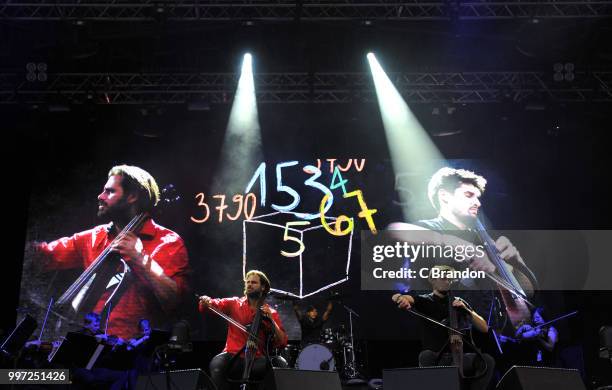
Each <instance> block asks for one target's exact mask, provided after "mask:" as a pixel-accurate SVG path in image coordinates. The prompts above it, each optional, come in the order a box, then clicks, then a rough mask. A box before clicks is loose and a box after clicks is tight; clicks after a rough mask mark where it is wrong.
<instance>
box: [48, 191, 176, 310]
mask: <svg viewBox="0 0 612 390" xmlns="http://www.w3.org/2000/svg"><path fill="white" fill-rule="evenodd" d="M161 195H162V199H161V200H160V202H159V203H158V205H157V206H156V209H155V210H156V211H159V210H160V204H162V205H164V206H166V205H168V204H170V203H173V202H175V201H177V200H179V199H180V197H179V196H178V195H177V194H176V190H175V188H174V186H173V185H172V184H169V185H167V186H166V187H164V189H163V190H162V191H161ZM150 217H151V214H150V213H149V212H141V213H139V214H137V215H136V216H134V217H133V218H132V219H131V220H130V221H129V223H128V224H126V225H125V227H124V228H123V229H121V231H120V232H119V233H118V234H117V236H116V237H115V238H114V239H113V240H112V242H111V243H110V244H109V245H108V246H107V247H106V248H104V250H103V251H102V252H101V253H100V254H99V255H98V257H96V258H95V259H94V261H93V262H92V263H91V264H90V265H89V266H88V267H87V268H86V269H85V270H84V271H83V273H81V275H80V276H79V277H78V278H77V279H76V280H75V281H74V282H73V283H72V284H71V285H70V286H69V287H68V288H67V289H66V291H65V292H64V293H63V294H62V295H61V296H60V297H59V298H58V299H57V302H56V303H55V306H56V307H59V308H60V310H61V309H65V308H68V310H67V311H68V313H69V314H71V315H72V316H73V317H80V316H81V315H82V314H85V313H88V312H91V311H93V309H94V307H95V306H96V304H97V303H98V301H99V300H100V298H101V297H102V296H103V294H104V293H105V291H106V290H107V289H108V290H111V291H110V293H109V295H108V298H107V299H106V301H105V302H104V306H103V308H102V309H101V311H102V312H103V311H105V310H107V311H109V312H110V309H111V308H112V306H114V305H115V303H116V302H117V301H118V300H119V299H120V298H121V291H122V287H123V286H124V285H125V284H126V283H127V280H128V279H129V278H130V276H131V275H130V273H131V269H130V266H129V265H128V264H127V262H126V261H125V260H124V259H122V258H121V257H120V256H119V254H117V253H115V252H113V251H112V250H111V248H112V247H113V244H114V243H116V242H117V241H119V240H121V239H122V238H123V237H125V236H126V235H128V234H130V233H132V234H137V233H138V232H139V231H140V229H141V228H142V226H143V225H144V223H145V222H146V221H147V220H148V219H149V218H150ZM111 280H115V281H116V283H115V285H114V287H108V286H110V282H111Z"/></svg>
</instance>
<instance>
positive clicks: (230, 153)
mask: <svg viewBox="0 0 612 390" xmlns="http://www.w3.org/2000/svg"><path fill="white" fill-rule="evenodd" d="M261 159H262V156H261V132H260V126H259V115H258V113H257V100H256V97H255V82H254V80H253V58H252V56H251V54H249V53H246V54H245V55H244V56H243V59H242V66H241V72H240V79H239V80H238V86H237V88H236V94H235V95H234V102H233V104H232V109H231V112H230V116H229V120H228V122H227V129H226V132H225V139H224V141H223V149H222V150H221V158H220V161H221V164H220V166H221V169H220V171H219V172H218V173H217V175H216V176H215V179H214V182H213V190H214V191H215V192H216V193H232V194H238V193H242V192H243V191H244V186H245V185H246V183H248V181H249V177H250V176H251V175H252V174H253V170H254V169H255V168H256V167H257V165H258V164H259V163H260V162H261Z"/></svg>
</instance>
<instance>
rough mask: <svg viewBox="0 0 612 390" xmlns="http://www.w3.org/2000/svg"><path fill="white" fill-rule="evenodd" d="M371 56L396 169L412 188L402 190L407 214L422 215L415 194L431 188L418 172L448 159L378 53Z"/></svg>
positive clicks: (384, 123) (371, 64)
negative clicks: (418, 117) (386, 68)
mask: <svg viewBox="0 0 612 390" xmlns="http://www.w3.org/2000/svg"><path fill="white" fill-rule="evenodd" d="M367 58H368V62H369V64H370V70H371V72H372V78H373V80H374V87H375V89H376V97H377V99H378V107H379V109H380V114H381V117H382V122H383V127H384V129H385V136H386V139H387V144H388V147H389V152H390V155H391V163H392V165H393V170H394V172H395V174H396V179H397V178H398V177H402V178H404V180H403V182H404V183H405V184H402V186H404V187H406V188H410V191H398V192H399V194H398V195H399V197H400V202H401V204H402V207H403V209H402V211H403V214H404V218H406V219H407V220H414V219H418V218H416V217H417V216H416V214H415V212H416V211H415V210H414V209H413V208H412V206H413V205H412V202H413V201H414V200H413V199H411V198H412V195H411V194H425V193H427V189H426V183H424V181H423V180H422V178H420V177H419V176H418V175H416V174H414V173H415V172H433V171H434V170H435V169H436V168H438V167H440V166H442V164H444V159H443V157H442V155H441V154H440V152H439V151H438V149H437V148H436V146H435V145H434V144H433V142H432V141H431V139H430V138H429V135H428V134H427V132H426V131H425V130H424V129H423V127H422V126H421V124H420V123H419V121H418V120H417V118H416V117H415V116H414V114H413V113H412V111H411V110H410V108H409V107H408V105H407V104H406V102H405V101H404V99H403V98H402V96H401V95H400V93H399V92H398V90H397V89H396V88H395V86H394V85H393V83H392V82H391V80H390V79H389V77H388V76H387V74H386V73H385V71H384V70H383V68H382V66H381V65H380V63H379V62H378V60H377V59H376V56H375V55H374V54H373V53H368V55H367ZM438 110H439V109H438ZM438 112H439V111H438ZM397 181H398V180H396V182H397Z"/></svg>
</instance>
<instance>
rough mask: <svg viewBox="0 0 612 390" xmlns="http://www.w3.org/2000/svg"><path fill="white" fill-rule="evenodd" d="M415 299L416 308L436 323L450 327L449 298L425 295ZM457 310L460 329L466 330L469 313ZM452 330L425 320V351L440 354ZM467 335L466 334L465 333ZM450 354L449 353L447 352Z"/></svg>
mask: <svg viewBox="0 0 612 390" xmlns="http://www.w3.org/2000/svg"><path fill="white" fill-rule="evenodd" d="M413 298H414V305H413V306H414V308H415V309H416V310H417V311H418V312H420V313H422V314H424V315H426V316H428V317H429V318H432V319H434V320H436V321H439V322H442V323H443V324H444V325H447V326H448V311H449V307H448V296H445V297H439V296H437V295H435V294H434V293H429V294H423V295H415V296H413ZM454 310H457V320H458V324H459V325H460V329H464V328H466V327H469V324H470V322H469V318H468V313H467V312H466V311H465V310H463V309H454ZM449 332H450V330H448V329H446V328H444V327H442V326H440V325H436V324H434V323H432V322H430V321H426V320H423V327H422V333H421V342H422V344H423V349H429V350H432V351H435V352H438V351H440V350H441V349H442V347H444V344H446V342H447V341H448V337H449ZM464 333H465V332H464ZM446 352H449V351H446Z"/></svg>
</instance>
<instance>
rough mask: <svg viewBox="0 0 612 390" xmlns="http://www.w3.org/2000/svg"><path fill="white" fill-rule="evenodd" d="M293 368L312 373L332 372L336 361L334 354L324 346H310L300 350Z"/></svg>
mask: <svg viewBox="0 0 612 390" xmlns="http://www.w3.org/2000/svg"><path fill="white" fill-rule="evenodd" d="M295 368H297V369H300V370H313V371H334V370H335V369H336V361H335V360H334V354H333V353H332V351H331V350H330V349H329V348H327V347H326V346H325V345H321V344H310V345H307V346H306V347H304V349H302V352H300V354H299V356H298V358H297V361H296V362H295Z"/></svg>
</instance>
